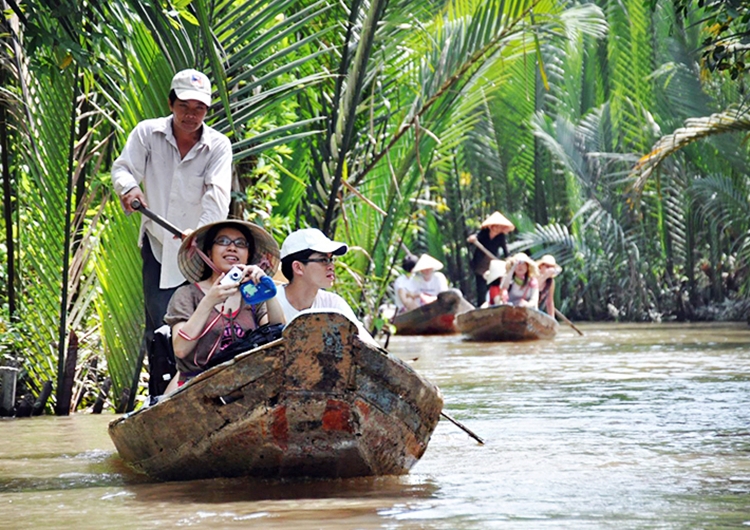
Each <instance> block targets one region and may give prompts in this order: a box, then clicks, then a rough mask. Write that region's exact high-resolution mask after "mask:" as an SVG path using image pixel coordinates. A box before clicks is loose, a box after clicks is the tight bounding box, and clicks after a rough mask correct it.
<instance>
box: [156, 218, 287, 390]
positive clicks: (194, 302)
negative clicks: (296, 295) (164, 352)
mask: <svg viewBox="0 0 750 530" xmlns="http://www.w3.org/2000/svg"><path fill="white" fill-rule="evenodd" d="M201 254H202V255H201ZM178 263H179V265H180V271H182V274H183V275H184V276H185V278H187V280H188V281H189V282H190V283H189V284H188V285H183V286H182V287H179V288H178V289H177V291H176V292H175V294H174V296H173V297H172V299H171V300H170V302H169V307H168V309H167V314H166V316H165V317H164V320H165V322H166V323H167V324H168V325H169V326H171V327H172V345H173V347H174V353H175V357H176V360H177V369H178V373H179V384H182V383H185V382H186V381H187V380H189V379H190V378H191V377H194V376H195V375H197V374H198V373H200V372H201V371H203V370H204V369H205V367H206V364H207V363H208V362H209V360H210V359H211V357H212V356H213V355H215V354H217V353H218V352H220V351H221V350H224V349H225V348H227V347H228V346H229V345H231V344H232V343H233V342H234V341H236V340H238V339H241V338H242V337H244V336H245V334H246V333H247V332H248V331H250V330H253V329H255V328H257V327H258V326H261V325H263V324H268V323H270V324H283V323H285V320H284V312H283V310H282V309H281V305H280V304H279V302H278V300H276V298H271V299H269V300H267V301H266V302H261V303H259V304H256V305H252V306H251V305H248V304H246V303H245V301H244V299H243V298H242V296H241V294H240V290H239V287H240V284H241V283H244V282H246V281H248V280H249V281H252V282H253V283H256V284H257V283H258V282H259V281H260V279H261V278H262V277H263V276H265V275H266V274H267V273H268V274H273V272H274V271H275V270H276V267H277V266H278V263H279V246H278V244H277V243H276V241H275V240H274V239H273V237H271V235H270V234H269V233H268V232H266V231H265V230H263V229H262V228H261V227H259V226H257V225H254V224H252V223H248V222H245V221H239V220H228V221H221V222H218V223H211V224H209V225H205V226H202V227H200V228H198V229H197V230H196V231H195V232H193V233H192V234H190V236H188V237H187V238H186V239H185V240H184V241H183V242H182V246H181V247H180V253H179V255H178ZM233 267H238V268H239V269H241V270H242V276H241V278H240V279H239V280H238V281H233V282H227V281H222V279H224V276H225V274H226V273H227V272H229V271H230V269H232V268H233ZM172 388H174V385H170V388H168V389H167V392H169V391H171V390H172Z"/></svg>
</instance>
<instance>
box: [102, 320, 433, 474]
mask: <svg viewBox="0 0 750 530" xmlns="http://www.w3.org/2000/svg"><path fill="white" fill-rule="evenodd" d="M442 407H443V400H442V396H441V394H440V391H439V390H438V388H437V387H436V386H435V385H433V384H432V383H430V382H429V381H427V380H425V379H424V378H422V377H421V376H420V375H419V374H417V373H416V372H415V371H414V370H413V369H412V368H410V367H409V366H408V365H406V364H405V363H404V362H402V361H400V360H399V359H398V358H396V357H394V356H392V355H390V354H388V353H387V352H386V351H385V350H382V349H379V348H377V347H375V346H372V345H370V344H368V343H365V342H363V341H362V340H360V338H359V336H358V335H357V327H356V326H355V325H354V324H353V323H352V322H351V321H349V320H348V319H347V318H346V317H344V316H343V315H340V314H338V313H329V312H319V313H307V314H302V315H299V316H298V317H297V318H295V319H294V320H292V322H290V323H289V325H288V326H287V327H286V329H285V330H284V334H283V338H281V339H279V340H277V341H274V342H272V343H270V344H266V345H264V346H262V347H260V348H257V349H255V350H252V351H249V352H247V353H243V354H241V355H239V356H238V357H236V358H235V359H233V360H231V361H228V362H226V363H224V364H221V365H219V366H216V367H214V368H212V369H211V370H208V371H206V372H204V373H202V374H200V375H199V376H198V377H196V378H195V379H193V380H192V381H190V382H189V383H187V384H186V385H184V386H183V387H181V388H180V389H179V390H178V391H177V392H175V393H174V394H171V395H169V396H168V397H166V398H163V399H162V400H161V401H160V402H159V403H157V404H156V405H154V406H152V407H148V408H143V409H140V410H138V411H136V412H134V413H131V414H128V415H125V416H123V417H121V418H119V419H117V420H115V421H113V422H111V423H110V425H109V434H110V436H111V438H112V440H113V441H114V444H115V447H117V450H118V452H119V453H120V456H121V457H122V458H123V459H124V460H125V461H126V462H128V463H129V464H131V465H132V466H133V467H135V468H136V469H138V470H141V471H143V472H145V473H147V474H148V475H150V476H152V477H155V478H158V479H162V480H188V479H197V478H209V477H232V476H262V477H299V476H307V477H353V476H367V475H400V474H404V473H407V472H408V471H409V469H410V468H411V467H412V466H413V465H414V464H415V463H416V462H417V461H418V460H419V458H420V457H421V456H422V454H423V453H424V452H425V450H426V449H427V443H428V441H429V439H430V436H431V435H432V432H433V431H434V429H435V426H436V425H437V422H438V420H439V418H440V413H441V410H442Z"/></svg>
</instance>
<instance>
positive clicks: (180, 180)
mask: <svg viewBox="0 0 750 530" xmlns="http://www.w3.org/2000/svg"><path fill="white" fill-rule="evenodd" d="M168 100H169V109H170V111H171V115H170V116H168V117H162V118H155V119H148V120H144V121H141V122H140V123H138V124H137V125H136V126H135V128H134V129H133V130H132V131H131V133H130V135H129V136H128V140H127V142H126V143H125V147H124V148H123V150H122V153H121V154H120V156H119V157H118V158H117V160H115V162H114V164H113V165H112V185H113V187H114V190H115V193H117V195H118V196H119V198H120V203H121V204H122V208H123V210H125V212H127V213H128V214H130V213H132V212H133V208H132V203H133V201H134V200H136V199H137V200H138V201H140V203H141V205H143V206H145V207H148V208H149V209H150V210H151V211H153V212H154V213H155V214H157V215H160V216H161V217H163V218H165V219H166V220H167V221H169V222H170V223H172V224H174V225H175V226H178V227H180V228H181V229H183V230H185V231H189V230H190V229H195V228H197V227H199V226H202V225H206V224H208V223H211V222H215V221H220V220H223V219H226V217H227V214H228V213H229V199H230V191H231V186H232V145H231V143H230V141H229V138H227V137H226V136H225V135H224V134H222V133H220V132H219V131H216V130H215V129H212V128H211V127H209V126H208V125H206V124H204V123H203V119H204V118H205V116H206V112H208V109H209V107H210V106H211V82H210V81H209V79H208V77H206V76H205V75H204V74H203V73H201V72H198V71H196V70H190V69H189V70H182V71H180V72H178V73H177V74H175V76H174V77H173V78H172V83H171V85H170V91H169V95H168ZM141 185H142V186H143V189H141ZM139 246H140V247H141V257H142V259H143V266H142V271H141V272H142V277H143V297H144V306H145V320H146V323H145V324H146V325H145V330H144V340H143V343H142V344H143V345H144V347H147V346H148V345H150V344H151V341H152V338H153V335H154V331H155V330H156V329H157V328H159V327H160V326H162V325H163V324H164V313H165V312H166V310H167V304H169V300H170V299H171V298H172V295H173V294H174V292H175V290H176V289H177V287H179V286H180V285H182V284H184V283H185V278H184V277H183V275H182V274H180V269H179V267H178V265H177V254H178V252H179V249H180V240H179V239H178V238H175V237H173V236H172V234H170V233H168V232H167V231H166V230H164V229H163V228H162V227H160V226H159V225H157V224H156V223H155V222H153V221H152V220H151V219H149V218H148V217H146V216H143V217H142V218H141V228H140V235H139ZM157 353H158V352H157ZM160 360H162V359H160ZM169 362H170V363H171V359H170V360H169ZM161 365H162V363H161V362H158V363H152V364H151V365H149V370H150V371H151V374H150V376H151V378H152V381H155V380H158V379H161V376H163V375H164V374H161V373H154V367H155V366H161ZM138 370H140V367H138ZM149 386H150V387H151V390H152V391H153V390H154V389H153V385H151V384H150V385H149Z"/></svg>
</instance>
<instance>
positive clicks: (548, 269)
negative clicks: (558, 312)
mask: <svg viewBox="0 0 750 530" xmlns="http://www.w3.org/2000/svg"><path fill="white" fill-rule="evenodd" d="M536 265H537V267H538V268H539V308H540V309H541V310H542V311H544V312H545V313H547V314H548V315H550V316H552V317H554V316H555V277H556V276H558V275H559V274H560V273H561V272H562V267H560V266H559V265H558V264H557V261H555V257H554V256H553V255H552V254H545V255H544V256H542V257H541V258H539V261H537V262H536Z"/></svg>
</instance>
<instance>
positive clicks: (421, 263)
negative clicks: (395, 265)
mask: <svg viewBox="0 0 750 530" xmlns="http://www.w3.org/2000/svg"><path fill="white" fill-rule="evenodd" d="M442 268H443V264H442V263H440V262H439V261H438V260H436V259H435V258H433V257H432V256H430V255H429V254H422V255H421V256H419V259H418V260H417V264H416V265H414V268H413V269H412V270H411V271H412V272H419V271H425V270H427V269H432V270H434V271H439V270H440V269H442Z"/></svg>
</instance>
